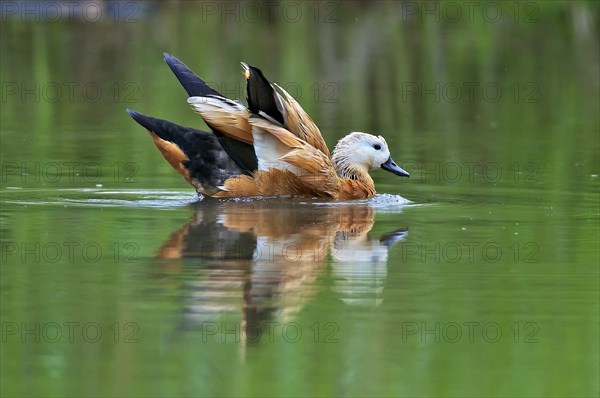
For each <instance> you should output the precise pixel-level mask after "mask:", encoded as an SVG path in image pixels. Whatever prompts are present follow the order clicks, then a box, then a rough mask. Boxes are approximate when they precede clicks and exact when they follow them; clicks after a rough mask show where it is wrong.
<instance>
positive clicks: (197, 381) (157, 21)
mask: <svg viewBox="0 0 600 398" xmlns="http://www.w3.org/2000/svg"><path fill="white" fill-rule="evenodd" d="M131 4H138V3H131ZM206 4H208V3H204V5H203V4H202V3H198V4H194V3H189V2H186V3H181V4H179V5H178V6H177V7H176V8H166V7H165V6H161V5H160V4H159V3H156V4H155V3H150V2H144V3H139V5H140V6H139V7H138V8H132V9H125V8H123V9H119V8H118V7H120V6H118V5H117V6H113V8H112V11H111V12H107V13H106V14H105V17H104V19H102V20H101V21H99V22H90V21H89V20H85V18H83V20H82V18H74V19H73V20H72V21H69V20H67V18H64V16H63V17H62V18H59V19H58V20H57V21H55V22H50V21H45V20H43V18H42V20H40V21H37V22H36V21H32V20H31V19H29V20H26V21H21V19H23V17H22V16H19V15H17V16H14V15H12V16H7V10H4V14H3V18H5V19H3V21H2V24H1V27H0V30H1V33H2V40H1V46H0V50H1V54H2V61H1V66H2V68H1V75H2V79H1V80H2V82H3V99H2V107H1V110H0V123H1V135H0V138H1V141H2V142H1V144H2V145H1V148H2V181H1V182H2V183H1V185H0V189H1V191H0V193H1V196H2V199H1V211H0V230H1V231H2V243H1V244H2V250H1V257H2V258H1V267H0V276H1V279H0V285H1V301H0V308H1V313H2V343H1V344H2V349H1V350H0V359H1V361H0V370H1V374H2V383H0V388H1V393H2V395H3V396H41V395H43V396H66V395H71V396H124V395H125V396H129V395H136V396H172V395H193V396H232V395H233V396H367V395H376V396H442V395H444V396H513V395H516V396H597V395H598V394H599V392H600V382H599V379H598V374H599V362H600V355H599V350H600V347H599V341H600V331H599V312H600V311H599V310H600V308H599V305H600V304H599V301H600V298H599V290H600V289H599V272H598V264H599V261H598V260H599V249H598V240H599V217H598V216H599V199H600V198H599V194H598V188H599V177H598V175H599V174H600V173H599V171H600V170H599V169H600V162H599V159H598V153H599V150H600V145H599V142H598V132H599V130H600V127H599V122H598V117H597V115H598V111H599V100H598V98H599V96H598V90H599V77H598V76H599V73H598V71H599V63H598V59H599V58H598V48H599V47H598V39H597V38H598V34H597V33H598V20H597V15H598V5H597V4H595V3H585V2H581V3H573V4H572V3H568V2H567V3H560V2H552V3H536V2H531V3H527V4H528V6H527V7H529V8H525V5H520V6H519V7H521V8H517V9H515V10H513V9H508V8H503V10H504V12H505V13H504V14H503V15H504V17H503V18H502V20H501V22H499V23H492V22H490V21H489V20H488V19H485V18H482V17H481V16H477V15H478V14H477V15H476V16H475V20H474V21H473V22H470V21H468V20H466V19H463V20H461V21H459V22H456V23H451V22H449V21H448V20H447V19H444V17H443V14H440V16H441V18H440V21H436V20H435V19H431V18H430V19H427V18H425V19H423V18H424V17H423V15H422V14H418V13H417V14H416V17H411V16H410V15H411V12H410V11H411V9H407V8H403V7H407V4H408V5H409V6H410V5H415V4H417V5H418V4H419V3H406V2H405V3H399V2H398V3H396V2H373V3H364V4H363V3H359V2H356V3H349V4H346V3H335V2H322V3H315V4H316V5H315V4H313V3H294V2H292V3H283V4H282V5H281V7H282V8H281V9H283V7H284V6H285V7H288V8H287V10H288V12H291V11H290V10H291V8H289V7H295V6H297V5H298V6H300V7H301V10H302V11H303V14H302V15H304V16H305V17H302V18H299V19H298V20H297V21H296V20H295V19H294V20H291V19H290V18H291V17H292V15H291V14H290V15H288V16H287V17H286V18H287V19H286V18H284V17H282V16H280V15H278V14H277V15H275V16H274V18H275V19H274V21H273V22H270V21H269V20H268V19H267V18H266V17H263V18H259V19H257V20H249V19H248V18H249V17H248V15H246V14H244V12H249V11H251V10H248V9H242V8H239V10H238V11H237V12H239V16H240V18H239V20H237V21H236V20H235V19H232V18H233V17H228V18H229V19H227V18H225V23H224V24H221V19H222V17H223V16H222V15H220V14H219V10H220V8H219V7H220V6H221V5H222V4H221V3H218V2H217V3H210V4H212V5H216V6H217V9H216V11H214V13H216V14H213V11H212V9H207V8H206ZM248 4H249V3H248ZM286 4H287V6H286ZM290 4H291V5H290ZM402 4H404V6H403V5H402ZM494 4H496V3H494ZM142 5H143V7H142ZM121 6H123V7H124V6H125V5H123V4H122V5H121ZM114 7H117V8H114ZM240 7H242V6H241V5H240ZM245 7H248V5H246V6H245ZM506 7H508V6H506ZM531 7H533V8H531ZM131 10H134V11H135V15H134V16H135V21H130V20H129V19H127V21H125V20H122V19H119V18H125V17H126V16H127V15H129V14H127V12H132V11H131ZM9 11H10V10H9ZM117 11H119V12H120V11H122V12H121V13H118V12H117ZM516 11H520V12H521V13H520V14H519V15H518V18H517V20H516V21H515V19H514V16H515V14H514V12H516ZM315 12H316V14H315ZM440 12H441V11H440ZM244 15H246V16H245V17H244ZM265 15H266V14H265ZM526 17H527V18H529V17H532V18H533V17H534V19H533V20H532V21H533V22H531V21H529V19H527V21H529V22H530V23H525V19H524V18H526ZM30 18H31V17H30ZM114 18H117V20H118V21H120V22H119V23H115V22H114ZM315 18H316V19H315ZM332 18H333V19H332ZM216 38H218V40H216ZM163 51H169V52H171V53H173V54H174V55H176V56H177V57H179V58H180V59H182V60H183V61H184V62H185V63H186V64H187V65H188V66H190V67H191V68H192V69H194V70H195V71H196V72H198V73H199V74H200V75H201V76H203V77H205V78H206V79H207V80H208V81H210V82H211V84H213V85H214V86H215V87H217V88H218V89H219V90H220V91H222V92H224V93H225V94H227V95H228V96H230V97H240V98H243V97H244V96H245V94H244V92H243V90H244V88H243V85H242V78H241V73H240V72H241V69H240V67H239V61H246V62H249V63H251V64H254V65H256V66H258V67H261V68H262V69H263V71H264V72H265V74H266V76H267V77H269V78H270V79H272V80H273V81H276V82H279V83H280V84H282V85H283V86H284V87H286V88H287V89H288V91H290V92H291V93H292V94H293V95H296V96H297V97H298V99H299V101H300V103H301V104H302V105H303V106H304V107H305V109H306V110H307V111H308V112H309V113H310V114H311V115H312V116H313V118H314V120H315V121H316V122H317V123H318V124H319V126H320V128H321V131H322V132H323V134H324V137H325V139H326V141H327V142H328V144H329V145H330V147H332V146H333V145H334V144H335V142H336V140H337V139H339V138H340V137H341V136H343V135H344V134H346V133H347V132H348V131H352V130H362V131H371V132H375V133H377V134H382V135H384V136H385V137H386V139H387V141H388V144H389V145H390V150H391V153H392V156H393V157H394V158H395V160H396V161H397V162H398V163H399V164H400V165H401V166H402V167H403V168H404V169H406V170H408V171H409V172H411V178H410V179H401V178H398V177H395V176H393V175H391V174H389V173H385V172H383V171H377V172H374V173H373V177H374V180H375V182H376V185H377V189H378V192H379V193H378V195H377V196H376V197H375V198H373V199H370V200H365V201H356V202H343V203H334V202H329V201H322V200H313V199H295V198H280V199H268V198H254V199H242V200H228V201H212V200H208V199H202V198H199V197H197V196H196V195H195V194H194V192H193V190H192V189H190V187H188V186H187V184H186V183H185V181H183V180H182V179H181V178H180V177H179V176H178V175H177V174H176V173H175V172H174V171H173V170H172V169H171V168H170V166H169V165H168V164H167V163H166V162H164V160H163V159H162V157H161V156H160V154H159V153H158V151H157V150H156V149H155V147H154V145H153V144H152V142H151V140H150V138H149V137H148V136H147V134H146V133H145V132H144V131H143V129H142V128H140V127H139V126H138V125H137V124H135V123H134V122H133V121H132V120H131V119H130V118H129V116H128V115H127V114H126V113H125V111H124V109H125V108H126V107H129V108H133V109H135V110H138V111H140V112H143V113H146V114H150V115H153V116H157V117H163V118H167V119H170V120H173V121H175V122H177V123H180V124H183V125H187V126H196V127H200V128H202V122H201V121H200V120H199V119H198V117H197V116H196V115H195V114H194V113H193V112H192V111H191V110H189V108H188V106H187V104H186V103H185V100H186V98H185V93H184V91H183V90H182V89H181V88H180V86H179V84H178V82H177V81H176V79H175V78H174V77H173V76H172V75H171V74H170V71H169V70H168V68H167V67H166V65H164V63H163V62H162V52H163ZM73 83H75V85H74V86H73ZM69 84H71V85H72V86H73V87H75V90H74V92H73V96H72V97H70V96H69V92H68V87H70V86H69ZM85 85H87V86H89V87H88V88H87V89H86V90H89V91H84V90H83V87H84V86H85ZM92 87H95V88H98V87H99V88H100V90H101V94H98V95H97V98H96V97H93V95H92V90H93V88H92ZM469 87H476V89H473V90H474V91H472V92H471V94H472V95H470V94H469V93H470V92H469V90H470V88H469ZM498 88H500V90H501V94H496V96H494V90H495V89H498ZM458 89H460V90H459V91H457V90H458ZM480 89H481V90H484V89H485V91H481V90H480ZM27 90H30V91H27ZM53 90H54V91H53ZM56 90H60V95H59V94H58V92H59V91H56ZM459 92H460V95H459V94H456V93H459ZM457 95H458V97H457Z"/></svg>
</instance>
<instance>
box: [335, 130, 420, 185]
mask: <svg viewBox="0 0 600 398" xmlns="http://www.w3.org/2000/svg"><path fill="white" fill-rule="evenodd" d="M332 159H333V163H334V165H335V169H336V171H337V173H338V175H339V176H340V177H342V178H351V179H359V178H360V177H361V176H364V175H365V174H368V172H369V170H373V169H378V168H382V169H384V170H387V171H389V172H392V173H394V174H396V175H398V176H401V177H408V176H409V174H408V173H407V172H406V171H405V170H403V169H402V168H401V167H400V166H398V165H397V164H396V162H394V160H393V159H392V157H391V156H390V150H389V148H388V145H387V142H385V138H383V137H382V136H374V135H371V134H367V133H358V132H355V133H350V134H348V135H347V136H345V137H344V138H342V139H341V140H339V141H338V143H337V144H336V146H335V148H334V150H333V154H332Z"/></svg>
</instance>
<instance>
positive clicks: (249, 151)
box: [164, 53, 258, 175]
mask: <svg viewBox="0 0 600 398" xmlns="http://www.w3.org/2000/svg"><path fill="white" fill-rule="evenodd" d="M164 56H165V62H166V63H167V65H169V68H171V70H172V71H173V73H174V74H175V77H177V80H179V82H180V83H181V85H182V86H183V88H184V89H185V91H186V92H187V94H188V96H190V97H206V96H207V95H216V96H219V97H223V96H222V95H221V94H220V93H219V92H218V91H216V90H213V89H212V88H210V87H209V86H208V85H207V84H206V82H205V81H204V80H202V79H201V78H200V77H199V76H198V75H196V74H195V73H194V72H192V70H191V69H190V68H188V67H187V66H186V65H185V64H184V63H183V62H181V61H180V60H178V59H177V58H175V57H174V56H172V55H171V54H168V53H164ZM211 129H212V130H213V132H214V133H215V135H216V136H217V139H218V140H219V142H220V143H221V146H222V147H223V149H224V150H225V152H227V154H228V155H229V156H230V157H231V159H233V161H234V162H236V163H237V165H238V166H239V167H241V168H242V170H243V172H244V174H247V175H250V174H252V172H254V171H255V170H256V169H258V159H257V158H256V153H255V152H254V147H253V146H252V145H250V144H246V143H245V142H240V141H237V140H235V139H233V138H229V137H227V136H226V135H225V134H223V133H222V132H220V131H218V130H215V129H213V128H212V127H211Z"/></svg>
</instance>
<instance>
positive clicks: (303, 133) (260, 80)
mask: <svg viewBox="0 0 600 398" xmlns="http://www.w3.org/2000/svg"><path fill="white" fill-rule="evenodd" d="M242 67H243V68H244V77H245V78H246V84H247V86H246V88H247V92H248V108H249V109H250V111H251V112H252V113H254V114H261V115H266V116H268V117H270V118H271V119H273V121H274V122H276V123H279V124H280V125H282V126H283V127H285V128H286V129H287V130H288V131H290V132H292V133H293V134H294V135H296V136H297V137H299V138H300V139H302V140H304V141H305V142H307V143H308V144H309V145H312V146H314V147H315V148H317V149H318V150H320V151H321V152H323V153H324V154H325V155H327V156H329V148H327V144H326V143H325V140H324V139H323V136H322V135H321V131H320V130H319V128H318V127H317V125H316V124H315V123H314V122H313V120H312V119H311V118H310V116H309V115H308V113H306V111H305V110H304V109H302V107H301V106H300V104H299V103H298V101H296V100H295V99H294V97H292V96H291V95H290V94H289V93H288V92H287V91H285V90H284V89H283V88H282V87H280V86H278V85H276V84H271V83H269V81H268V80H267V79H266V78H265V76H264V75H263V74H262V72H261V71H260V69H258V68H255V67H253V66H251V65H248V64H245V63H243V62H242ZM275 88H277V90H279V91H280V92H281V93H282V94H283V96H282V95H280V94H279V93H278V92H277V90H275Z"/></svg>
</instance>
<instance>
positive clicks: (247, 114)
mask: <svg viewBox="0 0 600 398" xmlns="http://www.w3.org/2000/svg"><path fill="white" fill-rule="evenodd" d="M165 61H166V62H167V64H168V65H169V66H170V67H171V70H172V71H173V72H174V73H175V75H176V76H177V78H178V79H179V81H180V82H181V84H182V85H183V87H184V88H185V89H186V91H187V93H188V94H189V95H190V97H191V98H189V99H188V103H189V104H190V105H191V106H192V107H193V108H194V110H195V111H196V112H197V113H199V114H200V116H202V118H203V119H204V121H205V122H206V124H207V125H208V126H209V127H210V128H211V129H212V131H213V133H214V134H211V133H208V132H205V131H200V130H195V129H191V128H185V127H181V126H178V125H176V124H174V123H171V122H168V121H166V120H160V119H155V118H151V117H149V116H145V115H142V114H140V113H137V112H134V111H131V110H128V112H129V114H130V115H131V116H132V117H133V118H134V119H135V120H136V121H137V122H138V123H139V124H141V125H142V126H144V127H145V128H146V129H148V131H149V132H150V134H151V135H152V138H153V139H154V143H155V144H156V146H157V147H158V149H159V150H160V151H161V153H162V154H163V156H164V157H165V159H166V160H167V161H168V162H169V163H170V164H171V166H173V167H174V168H175V170H177V171H178V172H179V173H180V174H181V175H183V177H184V178H185V179H186V180H187V181H188V182H190V183H191V184H192V185H193V186H194V187H195V188H196V190H197V191H198V192H199V193H201V194H203V195H206V196H210V197H217V198H230V197H240V196H257V195H262V196H272V195H304V196H315V197H325V198H333V199H359V198H368V197H371V196H373V195H375V185H374V182H373V179H372V178H371V177H370V176H369V170H373V169H377V168H383V169H385V170H388V171H390V172H392V173H394V174H396V175H399V176H406V177H408V173H407V172H406V171H404V170H403V169H402V168H400V167H399V166H398V165H397V164H396V163H395V162H394V161H393V160H392V158H391V157H390V151H389V149H388V146H387V143H386V141H385V139H384V138H383V137H382V136H378V137H377V136H374V135H371V134H366V133H358V132H354V133H351V134H349V135H347V136H346V137H344V138H342V139H341V140H340V141H339V142H338V143H337V145H336V146H335V149H334V150H333V153H332V154H331V156H330V153H329V149H328V148H327V145H326V144H325V141H324V140H323V137H322V136H321V132H320V131H319V128H318V127H317V126H316V125H315V123H314V122H313V121H312V119H311V118H310V116H308V114H307V113H306V112H305V111H304V109H302V107H301V106H300V105H299V104H298V102H297V101H296V100H295V99H294V98H293V97H292V96H291V95H289V94H288V93H287V92H286V91H285V90H283V89H282V88H281V87H279V86H277V85H272V84H271V83H269V81H268V80H267V79H266V78H265V77H264V76H263V74H262V72H261V71H260V70H259V69H257V68H254V67H252V66H249V65H246V64H242V65H243V67H244V76H245V78H246V81H247V89H248V90H247V91H248V107H246V106H244V105H243V104H242V103H241V102H240V101H232V100H230V99H227V98H225V97H223V96H222V95H221V94H219V93H218V92H217V91H215V90H213V89H211V88H210V87H208V86H207V85H206V84H205V82H204V81H202V79H200V78H199V77H198V76H197V75H195V74H194V73H193V72H192V71H191V70H190V69H188V68H187V67H186V66H185V65H184V64H183V63H182V62H180V61H179V60H178V59H176V58H175V57H173V56H171V55H168V54H165Z"/></svg>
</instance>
